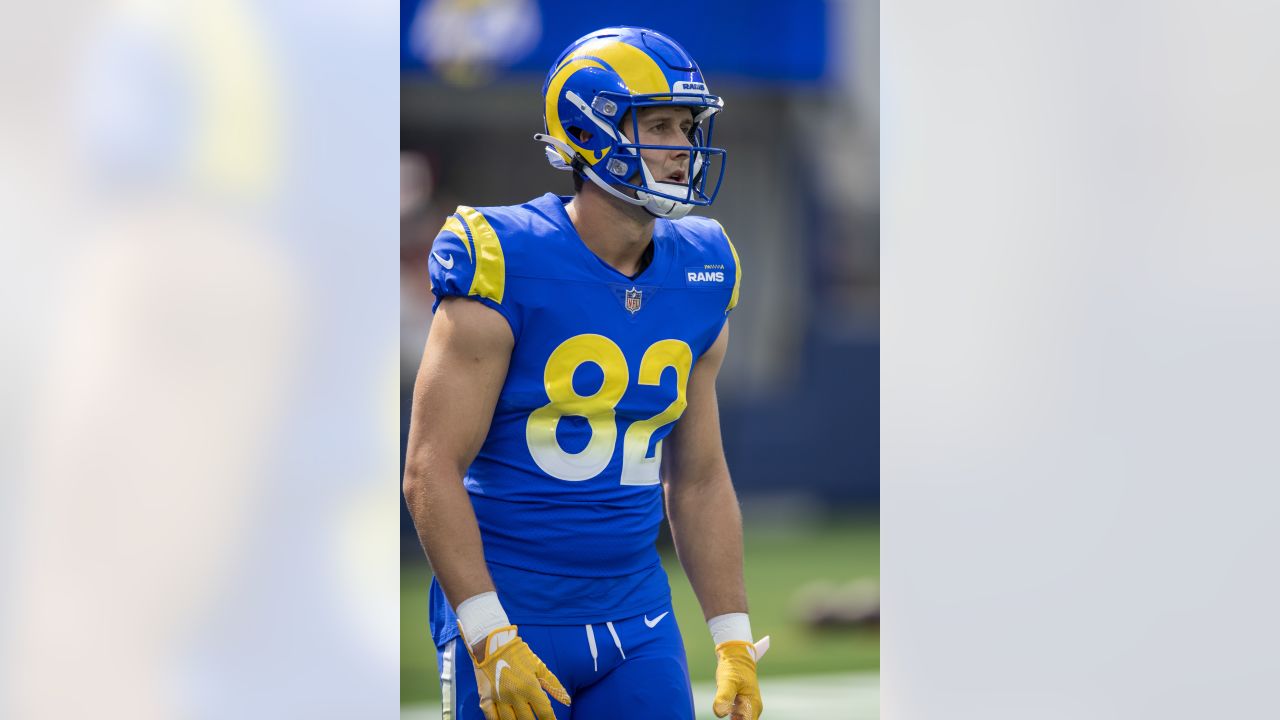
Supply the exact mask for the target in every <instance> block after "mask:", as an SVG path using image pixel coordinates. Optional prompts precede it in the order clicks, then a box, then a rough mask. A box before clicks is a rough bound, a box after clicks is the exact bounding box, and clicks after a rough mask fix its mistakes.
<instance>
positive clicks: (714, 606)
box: [664, 322, 768, 720]
mask: <svg viewBox="0 0 1280 720" xmlns="http://www.w3.org/2000/svg"><path fill="white" fill-rule="evenodd" d="M728 345H729V324H728V322H725V325H724V328H723V329H721V331H720V335H719V336H718V337H717V338H716V341H715V342H714V343H712V345H711V348H710V349H708V350H707V352H705V353H703V355H702V357H701V358H700V359H699V360H698V362H697V364H695V365H694V367H693V371H692V372H691V373H690V375H689V389H688V402H689V405H688V407H687V408H686V409H685V412H684V415H683V416H681V418H680V421H679V422H678V423H676V426H675V428H674V429H672V431H671V435H669V436H668V438H667V443H668V444H669V445H670V447H668V448H665V450H664V462H665V463H666V468H665V472H664V478H665V479H664V489H665V491H666V492H665V496H666V505H667V517H668V518H669V520H670V523H671V535H672V537H673V539H674V540H675V545H676V554H677V555H678V556H679V558H680V564H681V565H682V566H684V571H685V574H686V575H687V576H688V577H689V584H690V585H692V586H693V591H694V594H696V595H697V596H698V603H699V604H700V605H701V606H702V613H703V615H704V616H705V617H706V619H707V624H708V626H709V627H710V629H711V635H712V638H713V641H714V642H715V644H716V655H717V658H718V662H717V665H716V697H715V700H714V702H713V703H712V710H713V711H714V712H715V714H716V715H717V716H720V717H724V716H725V715H728V714H730V713H732V718H733V720H744V719H750V718H758V717H760V713H761V712H762V711H763V710H764V703H763V702H762V701H761V699H760V687H759V682H758V681H757V679H756V660H757V659H758V655H757V653H758V652H763V649H764V648H766V647H768V646H767V644H762V645H755V644H753V643H752V636H751V623H750V621H749V620H748V619H747V591H746V587H745V583H744V581H743V577H742V513H741V511H739V509H738V497H737V494H736V493H735V492H734V490H733V482H732V481H731V480H730V478H729V466H728V463H726V462H725V458H724V446H723V443H722V441H721V438H720V410H719V404H718V403H717V401H716V377H717V375H719V373H720V365H721V364H722V363H723V362H724V355H725V351H726V349H727V348H728Z"/></svg>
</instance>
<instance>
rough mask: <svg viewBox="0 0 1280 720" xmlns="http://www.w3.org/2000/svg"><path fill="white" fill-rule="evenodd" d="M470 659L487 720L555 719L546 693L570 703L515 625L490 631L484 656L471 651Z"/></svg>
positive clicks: (564, 702)
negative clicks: (473, 666)
mask: <svg viewBox="0 0 1280 720" xmlns="http://www.w3.org/2000/svg"><path fill="white" fill-rule="evenodd" d="M467 651H468V652H471V647H470V645H468V646H467ZM471 660H472V663H473V664H474V665H475V669H476V687H477V689H478V690H479V691H480V710H481V711H483V712H484V716H485V719H486V720H535V718H536V720H556V716H555V712H554V711H552V709H551V701H550V700H548V699H547V695H548V694H550V695H551V697H553V698H555V699H556V701H557V702H559V703H560V704H562V705H568V704H569V693H567V692H565V689H564V686H563V685H561V684H560V680H558V679H557V678H556V676H555V675H553V674H552V673H551V671H550V670H548V669H547V666H546V665H545V664H544V663H543V662H542V661H541V660H539V659H538V656H537V655H534V654H533V650H532V649H530V648H529V646H528V645H527V644H526V643H525V641H524V640H521V639H520V636H519V635H517V634H516V626H515V625H508V626H506V627H501V628H498V629H497V630H494V631H493V632H491V633H489V637H488V639H487V641H486V642H485V653H484V657H483V658H477V657H476V656H475V653H474V652H471Z"/></svg>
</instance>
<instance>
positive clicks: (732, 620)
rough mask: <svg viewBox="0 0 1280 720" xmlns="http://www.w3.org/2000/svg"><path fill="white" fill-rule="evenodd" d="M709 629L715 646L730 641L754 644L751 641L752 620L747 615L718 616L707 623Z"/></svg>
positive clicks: (730, 614) (729, 614)
mask: <svg viewBox="0 0 1280 720" xmlns="http://www.w3.org/2000/svg"><path fill="white" fill-rule="evenodd" d="M707 627H708V628H710V630H711V642H712V644H714V645H719V644H720V643H722V642H729V641H730V640H741V641H743V642H747V643H750V642H754V641H753V640H752V639H751V619H750V618H748V617H747V614H746V613H728V614H725V615H717V616H715V617H713V618H711V619H710V620H708V621H707Z"/></svg>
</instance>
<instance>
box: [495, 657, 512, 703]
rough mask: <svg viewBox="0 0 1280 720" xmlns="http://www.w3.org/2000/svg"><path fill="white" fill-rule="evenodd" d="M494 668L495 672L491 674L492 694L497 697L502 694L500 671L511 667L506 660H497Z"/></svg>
mask: <svg viewBox="0 0 1280 720" xmlns="http://www.w3.org/2000/svg"><path fill="white" fill-rule="evenodd" d="M494 667H495V668H497V670H496V671H495V672H494V673H493V692H494V694H495V695H497V694H498V693H501V692H502V671H503V670H505V669H507V668H509V667H511V665H510V663H508V662H507V661H506V660H499V661H498V664H497V665H494Z"/></svg>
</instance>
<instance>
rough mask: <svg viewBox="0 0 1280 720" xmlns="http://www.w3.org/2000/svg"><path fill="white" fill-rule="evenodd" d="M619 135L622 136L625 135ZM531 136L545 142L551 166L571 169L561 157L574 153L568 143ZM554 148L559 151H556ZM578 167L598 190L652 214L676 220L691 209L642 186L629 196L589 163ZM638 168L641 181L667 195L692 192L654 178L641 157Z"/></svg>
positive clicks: (687, 205)
mask: <svg viewBox="0 0 1280 720" xmlns="http://www.w3.org/2000/svg"><path fill="white" fill-rule="evenodd" d="M623 137H624V138H625V137H626V136H623ZM533 139H534V140H537V141H538V142H543V143H546V144H547V146H548V147H547V162H549V163H551V167H554V168H555V169H557V170H572V169H573V167H572V166H570V165H569V164H568V163H566V162H565V161H564V157H565V156H566V155H567V156H569V157H573V156H574V155H577V151H575V150H574V149H573V148H571V147H569V145H568V144H566V143H565V142H563V141H561V140H558V139H556V138H553V137H551V136H550V135H546V134H544V133H534V136H533ZM557 150H559V151H560V152H556V151H557ZM632 152H634V151H632ZM580 167H581V170H582V172H583V174H584V175H586V176H587V177H588V178H590V179H591V182H593V183H595V184H596V185H598V186H599V187H600V189H601V190H604V191H605V192H607V193H609V194H610V195H612V196H613V197H616V198H618V199H619V200H621V201H623V202H625V203H628V204H631V205H639V206H640V207H643V208H644V209H645V210H648V211H649V213H650V214H651V215H654V216H656V217H660V218H667V219H669V220H679V219H680V218H682V217H684V216H685V215H688V214H689V211H690V210H692V209H693V206H692V205H690V204H688V203H682V202H680V201H679V200H671V199H668V198H662V197H658V196H656V195H651V194H649V193H647V192H644V191H643V190H637V191H636V197H631V196H630V195H627V194H626V193H624V192H622V191H621V190H619V189H617V188H616V187H614V186H613V185H612V184H611V183H609V182H606V181H605V180H604V178H602V177H600V175H598V174H597V173H596V171H595V169H594V168H592V167H591V166H590V165H587V164H586V163H582V164H581V166H580ZM640 168H641V171H642V172H644V178H645V184H646V186H647V187H651V188H653V189H655V190H658V191H660V192H664V193H668V194H670V195H677V194H679V193H681V192H683V193H684V194H685V196H686V197H688V195H689V194H690V193H691V192H692V191H691V190H690V189H689V187H688V186H683V185H675V184H673V183H660V182H656V181H654V179H653V174H652V173H650V172H649V166H648V165H646V164H645V162H644V160H643V159H641V160H640Z"/></svg>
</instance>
